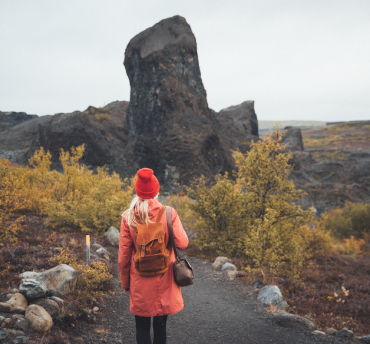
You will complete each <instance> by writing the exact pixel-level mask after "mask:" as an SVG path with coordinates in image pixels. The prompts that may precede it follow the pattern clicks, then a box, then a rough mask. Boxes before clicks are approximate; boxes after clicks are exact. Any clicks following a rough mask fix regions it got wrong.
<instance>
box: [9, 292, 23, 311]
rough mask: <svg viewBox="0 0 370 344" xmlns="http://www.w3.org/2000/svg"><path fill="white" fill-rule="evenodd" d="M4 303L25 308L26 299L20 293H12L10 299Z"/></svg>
mask: <svg viewBox="0 0 370 344" xmlns="http://www.w3.org/2000/svg"><path fill="white" fill-rule="evenodd" d="M6 303H8V304H9V305H11V306H12V307H13V308H17V307H22V308H27V306H28V303H27V299H26V298H25V297H24V295H23V294H21V293H16V294H14V295H13V296H12V298H11V299H10V300H8V301H6Z"/></svg>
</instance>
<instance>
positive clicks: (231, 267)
mask: <svg viewBox="0 0 370 344" xmlns="http://www.w3.org/2000/svg"><path fill="white" fill-rule="evenodd" d="M221 269H222V271H228V270H231V271H236V270H237V268H236V266H235V265H234V264H231V263H225V264H224V265H222V268H221Z"/></svg>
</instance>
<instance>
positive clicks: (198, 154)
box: [124, 16, 258, 189]
mask: <svg viewBox="0 0 370 344" xmlns="http://www.w3.org/2000/svg"><path fill="white" fill-rule="evenodd" d="M124 65H125V68H126V72H127V75H128V77H129V80H130V85H131V96H130V105H129V107H128V110H127V117H126V118H127V125H128V131H129V135H130V139H129V145H128V147H127V148H128V149H127V152H132V154H133V155H132V160H133V161H135V162H136V165H135V168H136V169H137V168H141V167H149V168H152V169H153V170H154V172H155V174H156V175H157V176H158V177H159V181H160V182H161V184H162V185H163V186H164V187H165V188H166V189H178V187H179V186H182V185H186V184H188V183H189V181H191V180H192V179H193V178H194V177H199V176H200V175H201V174H204V175H205V176H206V177H207V178H213V176H214V175H215V174H217V173H222V172H225V171H231V170H232V169H233V166H234V161H233V159H232V157H231V151H230V150H231V148H233V149H235V148H237V147H238V145H237V144H235V142H234V141H235V140H234V138H233V135H232V134H231V132H232V131H233V130H234V131H235V128H236V127H235V123H234V122H233V121H232V120H231V122H233V123H230V125H228V126H229V127H232V129H231V131H230V130H227V129H225V128H224V127H223V126H222V125H221V122H220V121H219V120H218V117H219V116H217V114H216V113H215V112H214V111H213V110H211V109H209V108H208V103H207V94H206V91H205V89H204V86H203V82H202V79H201V74H200V69H199V62H198V54H197V44H196V40H195V37H194V34H193V32H192V31H191V28H190V26H189V24H188V23H187V22H186V20H185V19H184V18H182V17H180V16H175V17H172V18H168V19H164V20H162V21H160V22H159V23H157V24H156V25H154V26H153V27H151V28H149V29H146V30H144V31H143V32H141V33H139V34H138V35H137V36H135V37H134V38H133V39H131V41H130V42H129V44H128V46H127V48H126V52H125V61H124ZM252 107H253V106H252ZM253 112H254V110H253ZM254 115H255V114H254ZM216 117H217V118H216ZM221 117H222V116H221ZM225 121H226V122H228V124H229V122H230V119H226V120H225ZM229 129H230V128H229ZM249 134H251V133H249ZM257 135H258V134H257ZM251 138H252V135H248V134H245V135H244V137H243V141H248V140H249V141H250V139H251Z"/></svg>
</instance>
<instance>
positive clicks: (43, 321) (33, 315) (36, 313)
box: [26, 305, 53, 332]
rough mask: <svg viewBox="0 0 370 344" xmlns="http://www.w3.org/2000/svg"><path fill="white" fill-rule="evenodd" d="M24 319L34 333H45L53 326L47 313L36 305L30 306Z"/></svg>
mask: <svg viewBox="0 0 370 344" xmlns="http://www.w3.org/2000/svg"><path fill="white" fill-rule="evenodd" d="M26 319H27V320H28V321H29V324H30V327H31V328H32V329H33V330H34V331H36V332H46V331H48V330H49V329H50V328H51V326H53V320H52V319H51V316H50V315H49V313H48V312H47V311H46V310H45V309H44V308H42V307H41V306H38V305H30V306H28V308H27V311H26Z"/></svg>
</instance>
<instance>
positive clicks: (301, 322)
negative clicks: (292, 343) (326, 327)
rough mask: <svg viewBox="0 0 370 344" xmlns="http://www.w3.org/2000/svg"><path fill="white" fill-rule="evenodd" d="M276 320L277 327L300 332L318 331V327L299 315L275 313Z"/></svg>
mask: <svg viewBox="0 0 370 344" xmlns="http://www.w3.org/2000/svg"><path fill="white" fill-rule="evenodd" d="M265 288H266V287H265ZM273 315H274V318H275V323H276V324H277V325H280V326H283V327H287V328H293V329H298V330H306V331H307V330H308V331H314V330H316V326H315V325H314V324H313V323H312V321H310V320H308V319H306V318H303V317H300V316H298V315H293V314H289V313H285V312H284V313H278V312H276V313H273Z"/></svg>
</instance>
